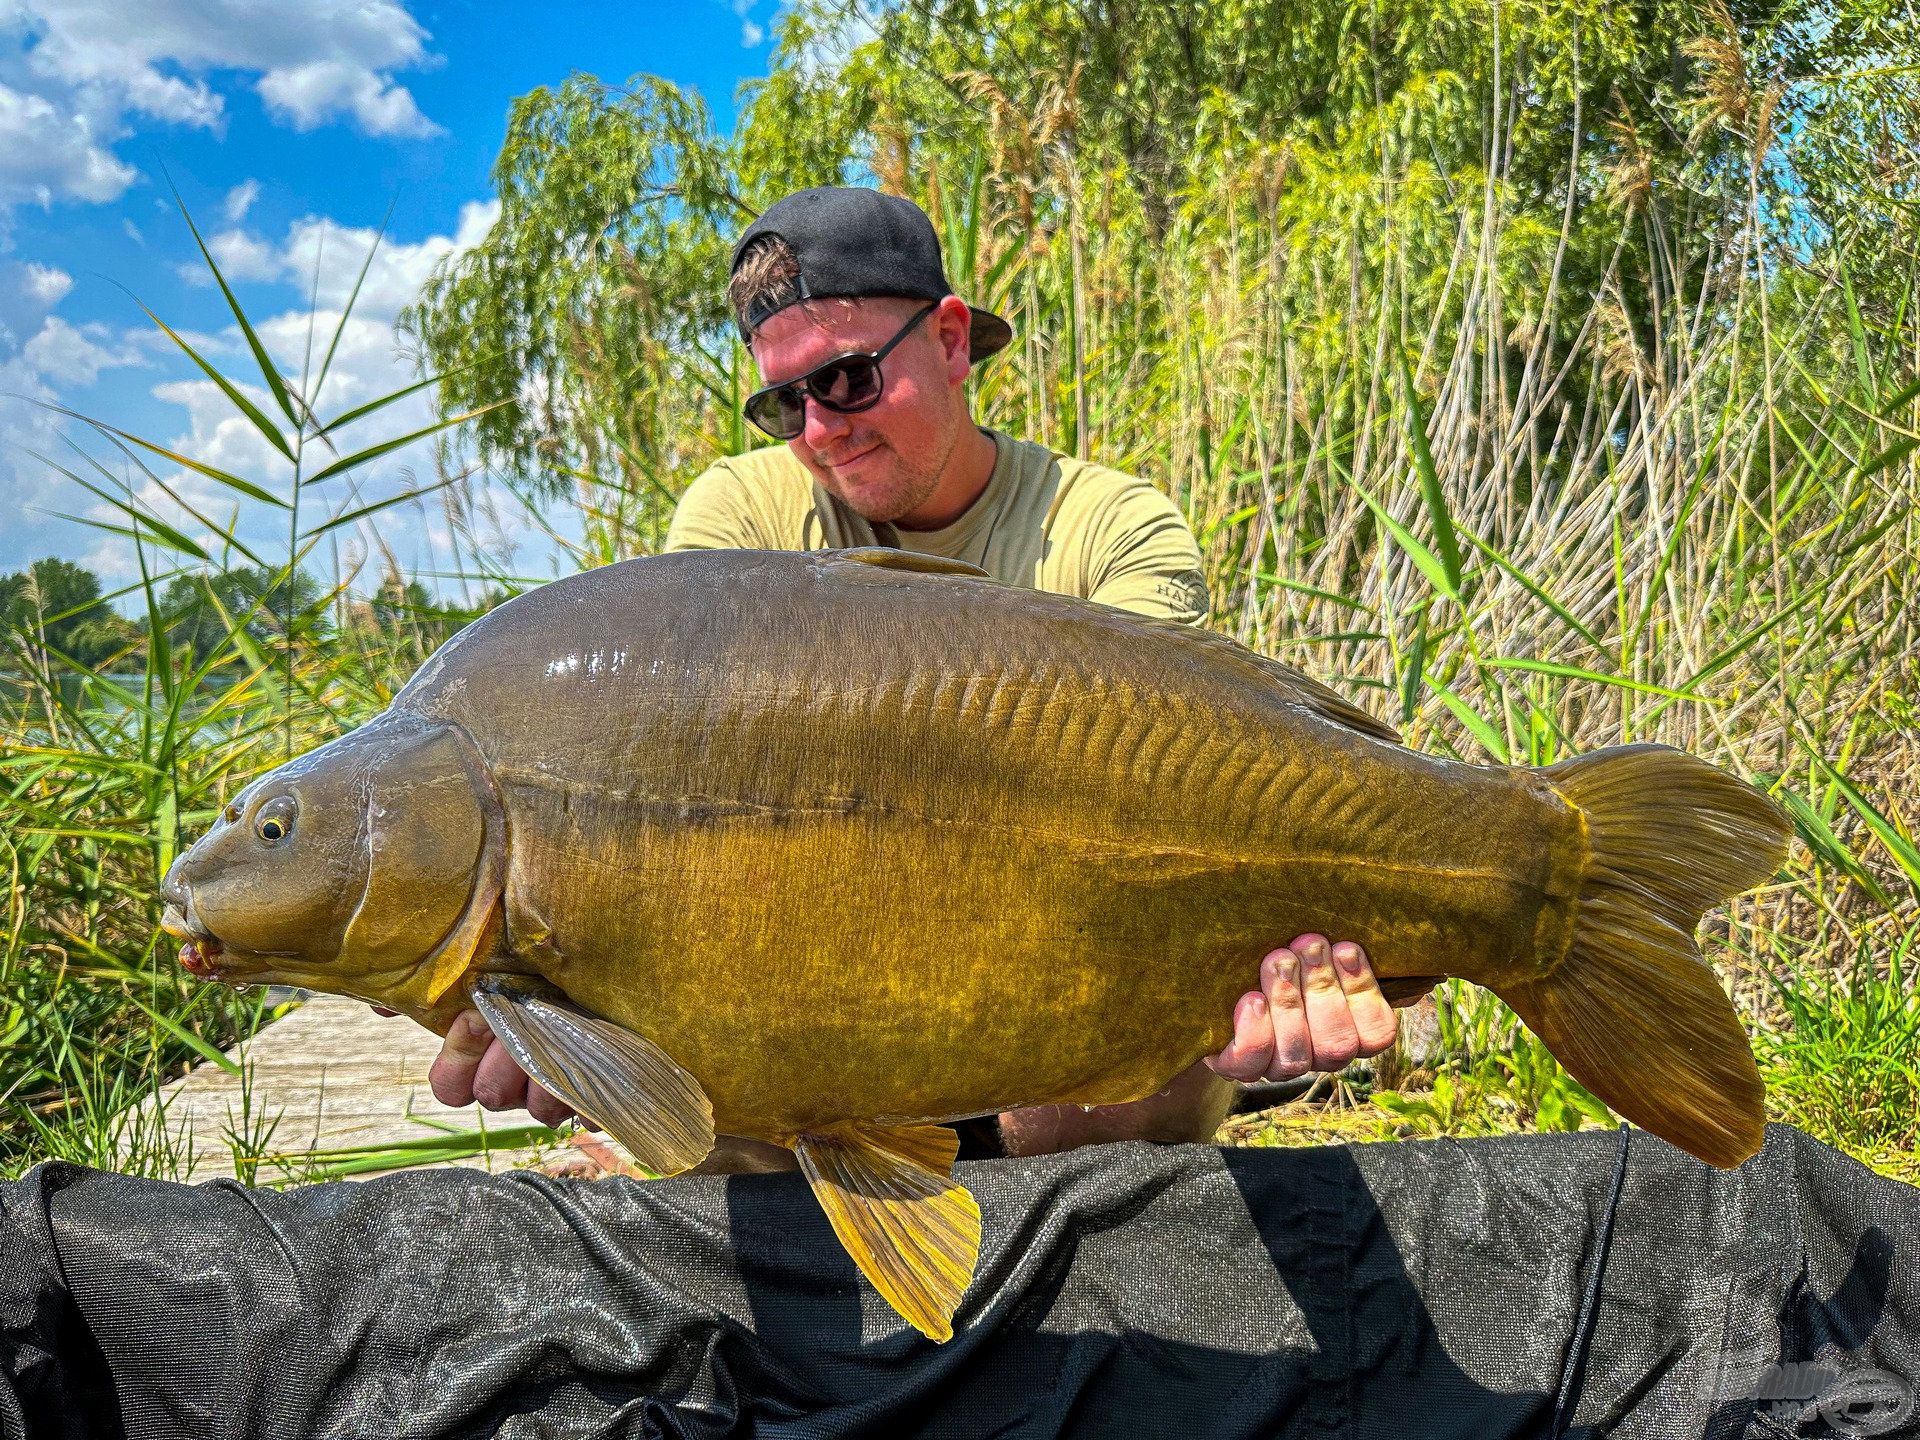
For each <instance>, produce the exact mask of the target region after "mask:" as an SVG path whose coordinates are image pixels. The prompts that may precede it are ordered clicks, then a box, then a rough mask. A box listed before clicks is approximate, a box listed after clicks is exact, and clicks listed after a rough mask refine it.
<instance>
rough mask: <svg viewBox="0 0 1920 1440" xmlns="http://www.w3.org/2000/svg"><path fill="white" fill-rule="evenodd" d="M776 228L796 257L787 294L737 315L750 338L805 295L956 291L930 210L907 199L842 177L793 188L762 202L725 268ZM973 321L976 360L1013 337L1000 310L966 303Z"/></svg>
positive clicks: (970, 349)
mask: <svg viewBox="0 0 1920 1440" xmlns="http://www.w3.org/2000/svg"><path fill="white" fill-rule="evenodd" d="M762 235H777V236H779V237H780V238H781V239H782V240H784V241H786V242H787V244H788V245H789V246H790V247H792V249H793V253H794V255H795V257H796V258H797V259H798V260H799V262H800V277H799V280H798V281H797V282H796V284H797V291H798V293H796V294H795V295H794V296H793V298H792V299H791V300H784V301H778V302H769V301H764V300H763V301H760V302H757V303H756V304H755V306H754V308H753V309H751V310H750V311H749V312H748V313H747V314H746V316H745V317H744V318H743V319H742V320H741V322H740V338H741V339H742V340H750V339H752V337H753V332H754V331H755V330H757V329H759V328H760V326H761V324H762V323H764V322H765V321H766V319H767V318H768V317H769V316H771V315H775V314H777V313H779V312H780V311H782V310H784V309H786V308H787V306H788V305H794V304H798V303H799V302H800V301H802V300H826V299H832V298H853V297H858V296H863V295H876V296H877V295H889V296H899V297H900V298H902V299H906V300H943V299H945V298H946V297H947V296H949V295H951V294H953V286H951V285H949V284H948V283H947V271H946V267H945V266H944V265H943V264H942V263H941V261H940V239H939V237H938V236H937V235H935V234H934V233H933V222H932V221H931V220H929V219H928V218H927V212H926V211H924V210H922V209H921V208H920V207H919V206H918V205H916V204H914V203H913V202H912V201H911V200H906V199H903V198H901V197H900V196H898V195H888V194H884V193H883V192H881V191H879V190H867V189H862V188H858V187H854V186H846V185H816V186H814V187H813V188H812V189H810V190H798V191H795V192H794V193H793V194H791V195H789V196H787V198H786V199H784V200H781V201H778V202H776V203H775V204H773V205H770V206H768V207H767V210H766V213H765V214H763V215H762V216H761V217H760V218H759V219H758V220H756V221H754V222H753V224H751V225H749V226H748V227H747V233H746V234H744V235H742V236H741V237H740V239H739V241H738V242H737V243H736V244H735V245H734V247H733V263H732V265H731V267H730V269H729V272H728V273H729V274H731V273H732V271H734V270H738V269H739V268H740V257H741V255H743V254H744V253H746V249H747V246H748V245H750V244H752V243H753V242H754V241H755V240H757V239H759V238H760V237H761V236H762ZM967 309H968V310H970V311H972V312H973V329H972V332H971V334H970V335H969V337H968V342H967V353H968V356H969V358H971V359H972V360H973V361H974V362H975V363H976V364H977V363H978V362H980V361H982V360H984V359H986V358H987V357H988V356H989V355H992V354H994V353H995V352H996V351H999V350H1002V349H1004V348H1005V347H1006V345H1007V343H1008V342H1009V341H1011V340H1012V339H1013V327H1012V326H1011V325H1009V324H1007V322H1006V321H1004V320H1002V319H1001V318H1000V317H999V316H998V315H995V314H992V313H991V312H989V311H986V310H982V309H980V308H978V307H977V306H973V305H969V306H968V307H967Z"/></svg>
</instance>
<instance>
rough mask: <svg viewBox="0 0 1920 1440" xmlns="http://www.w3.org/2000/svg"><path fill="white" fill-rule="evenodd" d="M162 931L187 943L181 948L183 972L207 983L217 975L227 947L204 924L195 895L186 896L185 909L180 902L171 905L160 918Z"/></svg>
mask: <svg viewBox="0 0 1920 1440" xmlns="http://www.w3.org/2000/svg"><path fill="white" fill-rule="evenodd" d="M160 928H161V929H162V930H164V931H165V932H166V933H167V934H169V935H172V936H174V937H176V938H177V939H180V940H183V941H185V942H186V943H185V944H183V945H182V946H181V947H180V968H181V969H183V970H185V971H186V972H187V973H188V974H190V975H198V976H199V977H200V978H201V979H203V980H204V979H209V978H211V977H212V976H213V975H214V974H215V973H216V972H217V970H218V967H219V961H220V957H221V955H222V954H223V953H224V952H225V947H224V946H223V945H221V943H220V939H219V937H218V936H216V935H215V934H214V933H213V932H212V931H211V930H209V929H207V927H206V926H205V925H203V924H202V923H201V922H200V917H199V915H198V914H197V913H196V912H195V910H194V906H193V896H192V895H188V896H186V908H185V909H182V908H181V906H180V905H179V904H177V903H176V904H169V905H168V906H167V913H166V914H164V915H162V916H161V917H160Z"/></svg>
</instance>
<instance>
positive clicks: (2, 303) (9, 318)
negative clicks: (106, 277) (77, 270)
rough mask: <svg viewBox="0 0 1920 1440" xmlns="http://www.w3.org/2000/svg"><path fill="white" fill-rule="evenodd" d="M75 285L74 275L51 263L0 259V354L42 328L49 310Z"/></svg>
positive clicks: (8, 351)
mask: <svg viewBox="0 0 1920 1440" xmlns="http://www.w3.org/2000/svg"><path fill="white" fill-rule="evenodd" d="M71 289H73V277H72V276H71V275H69V274H67V272H66V271H64V270H56V269H55V268H54V267H53V266H51V265H36V264H34V263H33V262H32V261H27V262H25V263H22V262H20V261H15V260H8V261H3V262H0V354H6V353H10V352H11V350H12V348H13V346H14V345H15V344H17V343H18V341H19V338H20V337H21V336H23V335H31V334H32V333H33V332H34V331H35V330H36V329H38V328H39V325H40V322H41V321H42V320H43V319H45V318H46V315H47V313H48V312H49V311H50V310H52V309H53V307H54V306H56V305H58V304H59V303H60V302H61V301H62V300H64V299H65V298H66V295H67V292H68V291H69V290H71Z"/></svg>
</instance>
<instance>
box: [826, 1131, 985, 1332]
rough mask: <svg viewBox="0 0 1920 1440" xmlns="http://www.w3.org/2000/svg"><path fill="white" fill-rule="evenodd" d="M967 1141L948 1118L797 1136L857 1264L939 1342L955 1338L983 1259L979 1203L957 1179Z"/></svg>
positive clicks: (830, 1216)
mask: <svg viewBox="0 0 1920 1440" xmlns="http://www.w3.org/2000/svg"><path fill="white" fill-rule="evenodd" d="M959 1145H960V1137H959V1136H957V1135H956V1134H955V1133H954V1132H953V1131H951V1130H949V1129H947V1128H946V1127H945V1126H943V1125H847V1126H838V1127H835V1128H834V1129H833V1130H830V1131H826V1132H823V1133H822V1132H815V1133H812V1134H806V1135H800V1136H797V1137H795V1139H794V1141H793V1149H794V1153H795V1154H797V1155H798V1156H799V1157H800V1168H801V1170H802V1171H804V1172H805V1174H806V1177H807V1180H808V1182H809V1183H810V1184H811V1185H812V1186H813V1193H814V1196H815V1197H816V1198H817V1199H818V1200H819V1201H820V1208H821V1209H822V1210H825V1211H826V1212H827V1219H828V1220H829V1221H831V1222H832V1223H833V1231H834V1234H836V1235H838V1236H839V1237H840V1243H841V1244H842V1245H844V1246H846V1247H847V1253H848V1254H849V1255H851V1256H852V1257H853V1263H854V1264H856V1265H858V1266H859V1267H860V1272H861V1273H862V1274H863V1275H865V1276H866V1277H867V1279H869V1280H870V1281H872V1282H873V1287H874V1288H875V1289H876V1290H878V1291H879V1292H880V1294H881V1295H882V1296H883V1297H884V1298H885V1300H886V1302H887V1303H888V1304H889V1305H891V1306H893V1308H894V1309H895V1310H897V1311H899V1312H900V1314H901V1316H902V1317H903V1318H905V1319H906V1320H907V1322H908V1323H909V1324H911V1325H912V1326H913V1327H914V1329H916V1330H918V1331H920V1332H921V1333H922V1334H923V1335H926V1336H927V1337H928V1338H929V1339H933V1340H948V1339H951V1338H952V1337H953V1312H954V1311H955V1310H957V1309H958V1308H959V1307H960V1298H961V1296H963V1295H964V1294H966V1290H967V1285H968V1284H969V1283H970V1282H971V1281H972V1279H973V1268H974V1265H975V1263H976V1262H977V1261H978V1260H979V1258H980V1206H979V1205H978V1204H977V1203H976V1202H975V1200H974V1198H973V1196H972V1194H971V1193H969V1191H968V1190H967V1188H966V1186H964V1185H962V1184H961V1183H960V1182H959V1181H957V1180H955V1179H954V1178H953V1157H954V1154H955V1153H956V1151H957V1150H958V1149H959Z"/></svg>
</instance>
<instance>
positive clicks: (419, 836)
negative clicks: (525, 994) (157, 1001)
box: [161, 712, 503, 1004]
mask: <svg viewBox="0 0 1920 1440" xmlns="http://www.w3.org/2000/svg"><path fill="white" fill-rule="evenodd" d="M502 829H503V827H502V825H501V824H500V821H499V805H498V801H497V799H496V798H495V797H494V794H493V790H492V784H491V780H490V779H489V778H488V775H487V772H486V767H485V764H484V762H483V761H482V760H481V758H480V756H479V753H478V751H477V750H476V749H475V747H474V745H473V742H472V740H471V739H470V738H469V737H468V736H467V734H466V732H465V731H464V730H462V729H461V728H460V727H459V726H457V725H452V724H439V723H434V722H430V721H425V720H421V719H419V718H418V717H415V716H410V715H404V714H398V713H396V712H388V714H386V715H383V716H381V717H380V718H379V719H378V720H375V721H373V722H372V723H370V724H368V725H365V726H362V727H361V728H360V729H358V730H355V731H353V732H352V733H350V734H347V735H343V736H341V737H340V738H339V739H337V740H335V741H333V742H331V743H330V744H327V745H323V746H321V747H320V748H319V749H317V750H312V751H309V752H308V753H307V754H305V755H302V756H299V757H298V758H296V759H293V760H290V761H288V762H287V763H286V764H284V765H281V766H280V767H279V768H277V769H275V770H272V771H269V772H268V773H267V774H265V775H263V776H261V777H260V778H259V779H257V780H255V781H254V782H253V783H252V784H250V785H248V786H247V788H246V789H245V790H243V791H241V792H240V794H238V795H237V796H235V797H234V799H233V800H232V802H231V803H229V804H228V805H227V806H226V808H225V809H224V810H223V811H222V812H221V814H220V817H219V819H218V820H216V821H215V822H214V826H213V828H212V829H211V830H209V831H208V832H207V833H206V834H205V835H203V836H201V837H200V838H199V839H198V840H197V841H195V842H194V844H193V845H192V847H191V848H189V849H188V850H187V851H186V852H185V853H184V854H182V855H181V856H180V858H179V859H177V860H176V861H175V862H174V863H173V866H172V868H171V869H170V870H168V872H167V876H166V879H165V880H164V881H163V882H162V884H161V898H162V899H163V900H164V901H165V902H166V906H167V909H166V916H165V918H164V919H163V920H162V922H161V925H162V928H163V929H165V930H167V931H168V932H169V933H171V934H174V935H177V936H179V937H180V938H181V939H182V940H183V941H184V942H185V943H184V944H183V945H182V946H181V948H180V963H181V964H182V965H183V966H184V967H185V968H186V969H188V970H190V971H192V972H193V973H195V974H198V975H202V976H207V977H211V978H216V979H220V980H225V981H228V982H230V983H233V984H258V983H271V984H283V985H299V986H303V987H305V988H307V989H313V990H326V991H331V992H334V993H337V994H347V995H356V996H359V997H361V998H363V999H367V1000H374V1001H382V1002H387V1001H400V1002H403V1003H415V1004H417V1003H419V1002H420V999H421V996H419V995H416V994H413V993H412V992H413V991H415V990H419V989H422V988H423V984H424V985H425V987H426V988H431V984H430V978H428V979H425V980H423V977H422V976H421V974H420V972H421V970H422V968H423V967H426V968H428V969H431V967H428V966H427V962H428V961H429V960H431V959H433V958H434V957H435V955H436V954H437V953H438V952H439V951H440V950H441V949H442V948H443V945H444V942H446V941H447V940H448V939H449V937H450V935H451V934H452V932H454V931H455V929H456V928H459V926H460V922H461V921H462V919H463V918H466V917H468V916H469V915H470V913H471V912H472V910H473V907H474V905H475V902H476V900H478V899H481V898H484V899H485V901H486V903H487V906H488V908H490V907H491V902H492V899H493V898H494V897H495V896H497V893H498V892H497V887H494V888H489V886H488V885H487V884H486V883H485V882H486V880H487V877H488V876H489V875H490V874H492V873H494V872H496V871H497V869H498V866H497V865H495V864H493V863H492V861H493V859H494V858H495V852H497V850H498V843H499V837H500V834H501V832H502ZM483 891H485V892H487V893H486V894H485V895H484V896H483V895H482V892H483ZM462 958H463V959H464V957H462ZM442 988H444V987H442Z"/></svg>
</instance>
